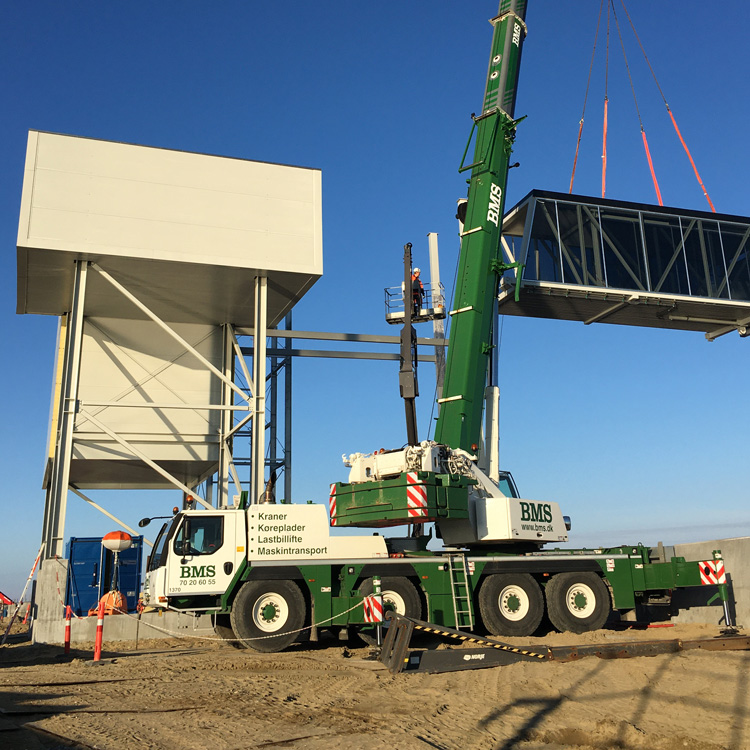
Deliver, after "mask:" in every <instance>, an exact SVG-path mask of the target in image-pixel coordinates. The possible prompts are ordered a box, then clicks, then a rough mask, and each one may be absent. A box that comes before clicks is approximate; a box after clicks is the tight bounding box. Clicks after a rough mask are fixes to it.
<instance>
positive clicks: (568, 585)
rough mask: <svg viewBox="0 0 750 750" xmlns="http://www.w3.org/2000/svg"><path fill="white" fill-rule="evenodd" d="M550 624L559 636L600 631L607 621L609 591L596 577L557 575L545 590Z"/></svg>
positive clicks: (610, 604)
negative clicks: (566, 633)
mask: <svg viewBox="0 0 750 750" xmlns="http://www.w3.org/2000/svg"><path fill="white" fill-rule="evenodd" d="M545 596H546V598H547V614H548V615H549V619H550V622H551V623H552V624H553V625H554V626H555V627H556V628H557V629H558V630H559V631H561V632H565V631H570V632H571V633H587V632H588V631H590V630H599V628H601V627H602V625H604V623H605V622H606V621H607V618H608V617H609V613H610V611H611V609H612V600H611V598H610V595H609V589H608V588H607V585H606V584H605V583H604V581H603V580H602V579H601V577H600V576H598V575H597V574H596V573H558V574H557V575H554V576H552V578H550V581H549V583H548V584H547V588H546V590H545Z"/></svg>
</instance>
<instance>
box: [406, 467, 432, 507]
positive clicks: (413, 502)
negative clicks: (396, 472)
mask: <svg viewBox="0 0 750 750" xmlns="http://www.w3.org/2000/svg"><path fill="white" fill-rule="evenodd" d="M406 482H407V487H406V505H407V509H408V511H407V512H408V515H409V518H426V517H427V488H426V487H425V486H424V485H423V484H422V483H421V482H420V481H419V479H417V472H416V471H410V472H407V474H406Z"/></svg>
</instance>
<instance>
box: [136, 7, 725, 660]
mask: <svg viewBox="0 0 750 750" xmlns="http://www.w3.org/2000/svg"><path fill="white" fill-rule="evenodd" d="M525 10H526V0H501V2H500V6H499V10H498V15H497V16H496V17H495V18H493V19H491V21H490V23H491V24H492V26H493V29H494V33H493V41H492V49H491V53H490V64H489V70H488V74H487V83H486V87H485V95H484V102H483V106H482V111H481V113H480V114H479V115H477V116H473V126H472V134H471V135H470V137H469V143H471V140H472V138H473V137H474V135H475V150H474V158H473V161H472V162H471V163H470V164H467V165H463V163H462V166H461V170H460V171H468V172H470V179H469V188H468V196H467V200H466V201H465V202H464V203H463V204H461V205H460V208H459V219H460V221H461V224H462V230H461V251H460V260H459V270H458V280H457V287H456V292H455V298H454V302H453V307H452V310H451V316H452V324H451V325H452V329H451V332H450V340H449V346H448V353H447V363H446V371H445V383H444V389H443V395H442V398H440V399H439V401H440V414H439V417H438V421H437V425H436V430H435V439H434V440H431V441H429V440H427V441H421V442H418V440H417V435H416V428H415V426H414V422H413V421H412V422H411V423H410V424H409V419H410V414H411V419H412V420H413V398H414V397H415V396H416V388H415V387H414V383H413V382H412V380H411V376H410V375H409V367H408V366H407V367H404V366H403V362H402V372H401V373H400V378H399V380H400V384H401V390H402V396H404V397H405V398H406V399H407V422H408V424H407V434H408V443H407V445H406V446H405V447H403V448H400V449H397V450H389V451H382V450H381V451H378V452H375V453H372V454H362V453H354V454H351V455H349V456H348V457H345V459H344V462H345V464H346V465H348V466H349V467H350V472H349V479H348V482H338V483H335V484H333V485H331V491H330V497H329V508H328V515H327V514H326V509H325V507H324V506H323V505H321V504H315V503H308V504H304V505H303V504H283V503H282V504H278V505H276V504H252V505H247V504H246V498H245V497H244V496H243V500H242V501H241V503H240V505H239V507H238V508H236V509H217V510H211V511H206V510H201V511H197V510H185V511H182V512H179V513H177V514H176V515H175V516H174V518H173V519H172V520H171V522H170V523H167V524H164V526H163V527H162V529H161V531H160V532H159V535H158V537H157V539H156V542H155V544H154V549H153V552H152V554H151V556H150V557H149V560H148V563H147V576H146V583H145V587H144V589H145V597H144V598H145V603H146V604H147V605H149V606H155V607H165V608H172V609H177V610H180V611H191V612H210V613H212V614H213V615H214V616H215V618H216V620H215V621H216V629H217V632H218V633H220V634H221V635H222V636H223V637H226V638H227V639H232V641H233V642H234V643H236V644H238V645H241V646H244V647H249V648H253V649H256V650H259V651H269V652H270V651H279V650H281V649H284V648H286V647H288V646H289V645H291V644H292V643H294V642H295V641H296V640H298V639H300V637H301V634H302V633H307V632H309V633H310V635H311V637H313V638H316V637H317V632H318V629H319V628H328V629H338V630H339V631H340V633H346V632H348V629H349V628H350V627H355V628H357V629H358V630H360V631H361V632H362V633H363V634H364V635H365V636H367V632H368V629H372V628H373V625H372V622H373V620H374V619H377V618H373V615H372V607H371V606H368V602H369V601H370V600H371V595H372V594H373V591H374V590H375V586H376V584H375V580H376V579H379V581H380V585H381V587H382V601H383V602H384V603H385V606H386V607H390V608H392V609H394V610H395V611H397V612H398V613H399V614H404V615H407V616H410V617H414V618H416V619H426V620H429V621H430V622H433V623H436V624H438V625H444V626H446V627H455V628H465V629H472V628H476V627H483V628H485V629H486V630H488V631H489V632H491V633H493V634H495V635H515V636H523V635H530V634H531V633H533V632H534V631H535V630H536V629H537V628H538V627H539V625H540V623H541V621H542V618H543V616H544V615H545V613H546V614H547V616H548V618H549V620H550V622H551V623H552V625H553V626H554V627H555V628H557V629H558V630H561V631H564V630H568V631H573V632H577V633H581V632H585V631H588V630H594V629H598V628H600V627H602V626H603V625H604V623H605V622H606V621H607V619H608V617H609V616H610V613H611V611H612V609H613V608H615V609H617V610H620V611H623V610H630V609H633V608H634V607H635V606H636V605H637V604H638V603H659V604H666V603H668V602H669V600H670V595H671V592H672V591H673V590H674V589H676V588H679V587H687V586H700V585H702V584H706V583H712V584H716V585H717V586H718V593H719V596H720V598H721V600H722V601H723V602H724V604H725V616H726V617H727V624H729V622H728V614H727V607H726V602H727V600H728V594H727V585H726V577H725V573H724V568H723V562H722V560H721V554H720V552H718V551H717V552H715V553H714V557H713V558H712V560H707V561H699V562H686V561H685V560H684V558H681V557H670V558H669V559H667V558H666V556H665V554H664V552H663V548H661V547H660V548H659V550H651V549H649V548H647V547H644V546H641V545H632V546H622V547H617V548H609V549H594V550H585V549H579V550H571V549H552V550H546V549H543V547H544V545H545V544H548V543H550V542H558V543H559V542H566V541H567V540H568V535H567V531H568V530H569V528H570V524H569V521H568V519H567V518H565V517H563V515H562V513H561V511H560V508H559V506H558V504H557V503H554V502H538V501H533V500H527V499H523V498H521V497H520V496H519V494H518V491H517V490H516V486H515V483H514V481H513V478H512V477H511V475H510V474H509V473H507V472H501V471H499V469H498V467H497V456H496V446H497V438H496V434H495V431H494V429H492V428H490V429H487V430H486V432H485V439H484V441H482V439H481V438H482V415H483V411H484V403H485V400H487V402H488V403H489V404H490V405H491V407H492V405H496V403H497V387H496V385H495V382H494V379H495V368H494V367H493V366H492V362H493V345H492V333H493V323H494V321H495V319H496V308H495V302H496V298H497V291H498V284H499V280H500V277H501V276H502V274H503V273H504V271H505V270H507V269H508V266H507V265H505V264H503V262H502V257H501V253H500V243H501V219H502V216H503V207H504V200H505V188H506V183H507V177H508V169H509V157H510V154H511V150H512V144H513V141H514V138H515V132H516V125H517V122H518V121H516V120H514V108H515V99H516V86H517V82H518V70H519V64H520V59H521V50H522V47H523V41H524V38H525V36H526V24H525ZM468 150H469V145H467V148H466V151H465V152H464V159H463V160H462V162H463V161H465V159H466V154H467V153H468ZM519 276H520V274H519ZM405 278H406V279H407V280H408V273H407V274H406V275H405ZM405 283H406V282H405ZM406 289H407V287H405V291H404V295H405V298H406V299H405V308H406V321H405V327H404V331H405V333H404V335H403V336H402V360H404V359H405V358H407V357H408V356H411V355H409V354H407V353H406V352H408V351H410V350H411V348H412V341H413V333H412V327H411V313H410V311H409V307H410V302H409V300H408V295H409V294H410V292H408V291H406ZM488 412H489V413H490V414H491V413H493V412H496V408H489V409H488ZM488 422H489V423H490V427H491V426H492V422H493V420H488ZM482 442H484V446H483V447H482V448H481V449H480V446H481V445H482ZM428 522H434V524H435V527H436V529H437V532H438V535H439V536H440V537H442V541H443V544H444V547H443V549H441V550H437V551H435V550H430V549H428V548H427V545H428V542H429V540H430V536H428V535H426V534H425V533H424V531H423V529H424V527H425V524H426V523H428ZM405 524H409V526H410V529H411V533H410V534H409V535H408V536H405V537H400V538H395V537H391V538H384V537H383V536H381V535H380V534H379V533H377V532H376V533H375V534H374V535H372V536H364V535H363V536H336V535H335V534H332V533H331V528H333V529H337V528H342V527H367V528H370V529H372V528H375V529H380V528H386V527H391V526H399V525H405Z"/></svg>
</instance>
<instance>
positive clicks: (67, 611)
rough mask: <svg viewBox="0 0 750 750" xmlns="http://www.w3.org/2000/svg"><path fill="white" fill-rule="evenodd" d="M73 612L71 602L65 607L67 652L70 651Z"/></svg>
mask: <svg viewBox="0 0 750 750" xmlns="http://www.w3.org/2000/svg"><path fill="white" fill-rule="evenodd" d="M72 614H73V610H72V609H71V608H70V604H68V606H67V607H66V608H65V653H66V654H69V653H70V618H71V616H72Z"/></svg>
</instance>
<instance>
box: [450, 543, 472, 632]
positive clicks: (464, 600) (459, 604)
mask: <svg viewBox="0 0 750 750" xmlns="http://www.w3.org/2000/svg"><path fill="white" fill-rule="evenodd" d="M468 565H469V564H468V563H467V562H466V555H464V554H462V553H458V554H449V555H448V575H449V577H450V583H451V598H452V599H453V615H454V617H455V623H456V629H457V630H460V629H461V628H468V629H469V630H471V629H472V628H473V627H474V609H473V607H472V606H471V586H470V585H469V575H468Z"/></svg>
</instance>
